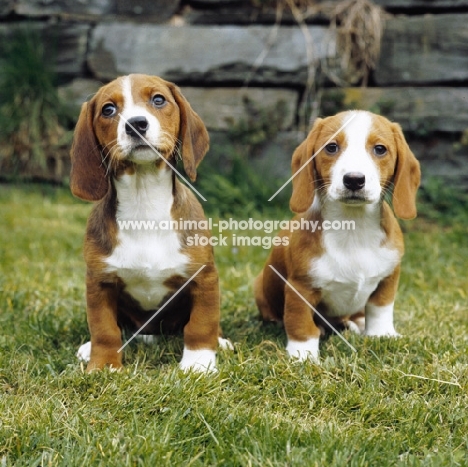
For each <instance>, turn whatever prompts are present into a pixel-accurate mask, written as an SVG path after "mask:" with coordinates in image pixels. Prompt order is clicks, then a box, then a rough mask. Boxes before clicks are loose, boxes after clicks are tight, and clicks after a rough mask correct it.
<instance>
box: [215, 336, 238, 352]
mask: <svg viewBox="0 0 468 467" xmlns="http://www.w3.org/2000/svg"><path fill="white" fill-rule="evenodd" d="M218 345H219V348H220V349H224V350H234V346H233V345H232V342H231V341H230V340H229V339H224V337H218Z"/></svg>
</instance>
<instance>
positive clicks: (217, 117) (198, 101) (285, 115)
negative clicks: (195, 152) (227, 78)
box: [182, 87, 298, 130]
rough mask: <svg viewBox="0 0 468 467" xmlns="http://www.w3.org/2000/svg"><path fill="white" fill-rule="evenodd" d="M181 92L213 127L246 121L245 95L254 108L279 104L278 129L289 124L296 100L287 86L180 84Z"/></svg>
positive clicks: (285, 127)
mask: <svg viewBox="0 0 468 467" xmlns="http://www.w3.org/2000/svg"><path fill="white" fill-rule="evenodd" d="M182 93H183V94H184V96H185V97H186V98H187V100H188V101H189V102H190V104H191V106H192V107H193V108H194V110H195V111H196V112H197V113H198V114H199V115H200V117H201V118H202V119H203V121H204V122H205V125H206V126H207V128H209V129H214V130H227V129H229V128H230V127H232V125H233V124H236V123H239V121H240V120H244V121H246V120H247V119H248V118H249V115H248V114H247V112H248V109H247V106H246V102H245V100H246V99H247V100H248V101H249V102H250V103H252V105H253V107H254V108H256V109H263V110H266V109H269V110H270V111H272V112H274V111H275V108H279V106H281V110H282V115H281V120H282V124H281V129H287V128H290V127H291V126H292V125H293V123H294V119H295V114H296V105H297V100H298V94H297V93H296V92H295V91H292V90H288V89H265V88H193V87H182ZM280 103H282V104H280Z"/></svg>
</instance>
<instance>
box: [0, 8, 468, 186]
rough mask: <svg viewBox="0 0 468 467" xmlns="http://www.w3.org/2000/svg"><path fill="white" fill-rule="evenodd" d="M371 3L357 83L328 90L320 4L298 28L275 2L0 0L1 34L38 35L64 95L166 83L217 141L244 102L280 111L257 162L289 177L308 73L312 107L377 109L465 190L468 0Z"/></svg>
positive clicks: (330, 38) (332, 40) (430, 168)
mask: <svg viewBox="0 0 468 467" xmlns="http://www.w3.org/2000/svg"><path fill="white" fill-rule="evenodd" d="M263 3H264V4H265V3H267V2H263ZM270 3H271V2H270ZM320 3H322V4H323V5H325V6H326V2H323V1H322V2H320ZM330 3H331V6H332V7H333V3H334V2H328V4H330ZM375 3H376V4H378V5H380V6H381V7H382V8H383V10H384V12H385V30H384V35H383V39H382V50H381V54H380V59H379V61H378V63H377V66H376V68H375V70H374V71H373V72H372V74H371V75H370V80H369V84H368V87H365V88H364V87H359V84H360V83H359V82H351V83H350V84H349V85H348V86H347V87H345V88H340V89H338V88H336V86H334V85H333V84H332V81H331V80H330V79H328V78H327V76H326V74H323V72H322V73H321V72H320V71H319V70H322V71H323V70H324V69H325V68H326V67H325V64H329V63H330V62H331V61H333V60H334V59H336V57H337V44H336V37H335V33H334V32H333V30H331V29H330V27H329V17H328V16H327V11H328V10H327V8H324V9H322V11H321V12H320V13H317V14H315V15H311V16H309V17H308V18H307V21H306V23H307V24H303V25H302V27H299V26H298V24H297V22H296V21H295V19H294V18H293V16H292V14H291V13H290V12H288V11H286V10H284V11H283V13H282V16H281V23H278V22H277V19H278V16H277V13H278V12H277V10H276V9H275V8H273V7H265V6H264V7H254V6H253V5H254V4H262V2H260V1H256V2H254V1H252V0H244V1H243V0H185V1H182V0H172V1H163V0H136V1H131V2H128V1H125V0H11V1H9V0H0V34H2V35H3V37H4V38H5V39H4V40H8V37H9V35H10V34H12V32H13V31H14V30H15V29H17V28H19V27H24V26H25V25H27V27H28V28H34V29H35V30H37V31H38V32H39V33H40V34H41V36H42V37H43V39H44V41H45V44H46V47H47V48H48V50H50V54H51V55H52V54H53V56H54V57H55V69H56V71H57V73H58V76H59V78H60V82H61V93H62V95H63V96H65V97H66V98H67V99H71V100H73V101H75V102H77V103H79V102H83V101H84V100H85V99H86V98H87V97H88V96H89V95H91V94H92V93H93V92H95V90H96V89H97V88H98V87H99V85H100V83H102V82H106V81H108V80H111V79H113V78H114V77H116V76H118V75H121V74H127V73H137V72H138V73H149V74H156V75H159V76H162V77H164V78H166V79H168V80H171V81H174V82H176V83H177V84H179V85H180V86H181V87H182V90H183V92H184V93H185V95H186V96H187V98H188V99H189V100H190V102H191V103H192V105H193V107H194V108H195V110H197V111H198V113H199V114H200V115H201V116H202V118H203V119H204V121H205V122H206V124H207V126H208V127H209V130H210V132H211V133H212V134H213V136H214V139H215V140H216V141H223V139H222V138H223V134H225V133H226V132H229V131H230V128H231V127H232V126H233V125H236V122H239V121H242V120H246V119H248V117H249V116H248V115H247V113H248V112H249V110H248V109H249V107H248V106H246V103H245V102H246V99H247V100H248V102H250V103H251V105H254V106H257V107H259V108H264V109H268V111H271V112H274V111H277V109H281V112H282V117H283V118H282V119H281V125H280V128H279V130H280V131H279V133H278V135H277V137H276V140H274V141H269V142H268V144H265V150H264V154H263V162H259V163H260V164H263V165H262V167H268V166H269V165H271V166H272V167H274V170H275V175H278V170H280V172H281V171H283V172H285V175H287V172H289V168H288V167H289V161H290V157H291V154H292V151H293V149H294V146H295V145H296V144H297V142H298V141H299V140H300V138H301V137H302V134H301V133H299V134H298V130H301V129H303V128H301V126H300V123H301V119H300V116H302V115H304V114H307V110H308V109H310V107H311V105H312V104H313V103H314V102H310V101H307V100H305V99H303V97H304V91H305V89H306V86H307V82H308V79H310V77H311V71H312V72H313V75H314V77H315V80H316V82H319V83H320V85H321V87H323V93H319V94H318V95H320V96H321V101H320V108H319V109H318V110H316V113H318V114H324V113H330V112H333V111H335V110H338V109H340V108H343V107H345V108H364V109H370V110H374V111H378V112H380V113H382V114H384V115H386V116H388V117H389V118H391V119H394V120H395V121H398V122H399V123H400V124H401V125H402V126H403V129H404V130H405V132H406V134H407V136H408V139H409V140H410V141H411V145H412V147H413V148H414V150H415V152H416V153H417V156H418V158H419V159H420V160H421V161H422V166H423V173H424V175H425V177H427V176H429V175H431V176H441V177H444V179H446V180H447V183H450V184H453V185H454V186H459V187H462V188H463V189H468V148H467V147H466V146H463V145H460V144H458V142H459V141H460V138H461V133H462V132H463V131H465V130H466V129H467V128H468V0H396V1H392V0H375ZM311 59H312V60H313V66H312V67H311V66H310V60H311ZM314 96H315V97H317V94H314V95H313V97H314ZM279 101H281V103H282V104H281V106H279V104H278V102H279ZM312 107H313V105H312ZM275 141H276V142H277V144H276V143H275ZM220 144H222V143H220ZM278 147H281V151H278V149H277V148H278ZM265 158H266V160H267V161H268V160H271V161H272V162H273V163H272V164H268V163H265ZM259 159H260V160H261V159H262V157H260V158H259ZM278 168H281V169H278ZM262 170H263V168H262Z"/></svg>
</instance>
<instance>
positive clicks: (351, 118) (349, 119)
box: [268, 113, 357, 201]
mask: <svg viewBox="0 0 468 467" xmlns="http://www.w3.org/2000/svg"><path fill="white" fill-rule="evenodd" d="M356 115H357V113H354V114H353V115H352V116H351V117H350V118H348V120H346V122H344V123H343V125H342V126H341V127H340V128H339V129H338V130H337V131H336V132H335V133H333V135H331V136H330V138H328V140H327V141H326V142H325V143H324V145H323V146H322V147H321V148H320V149H318V150H317V151H315V153H314V154H313V155H312V156H311V157H310V159H309V160H308V161H307V162H305V163H304V164H303V165H302V167H301V168H300V169H299V170H298V171H297V172H296V173H295V174H294V175H293V176H292V177H290V178H289V179H288V180H287V181H286V182H285V183H283V185H282V186H281V187H280V188H279V189H278V190H277V191H276V193H275V194H274V195H273V196H272V197H271V198H270V199H269V200H268V201H271V200H272V199H273V198H274V197H275V196H276V195H277V194H278V193H279V192H280V191H281V190H283V189H284V187H285V186H286V185H287V184H288V183H290V182H291V181H292V179H293V178H294V177H295V176H296V175H298V174H299V173H300V172H302V171H303V170H304V169H305V168H306V166H307V165H308V164H309V163H310V161H311V160H312V159H313V158H314V157H315V156H316V155H317V154H318V153H319V152H320V151H321V150H322V149H323V148H324V147H325V146H326V145H327V144H328V143H329V142H330V141H331V140H332V139H333V138H334V137H335V136H336V135H337V134H338V133H339V132H340V131H341V130H343V129H344V128H345V127H346V126H347V125H348V124H349V123H350V122H351V120H353V118H354V117H356Z"/></svg>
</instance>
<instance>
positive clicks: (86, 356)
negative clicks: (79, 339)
mask: <svg viewBox="0 0 468 467" xmlns="http://www.w3.org/2000/svg"><path fill="white" fill-rule="evenodd" d="M76 356H77V357H78V359H79V360H81V361H83V362H86V363H87V362H89V361H90V360H91V341H89V342H86V344H83V345H80V348H79V349H78V352H76Z"/></svg>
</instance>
